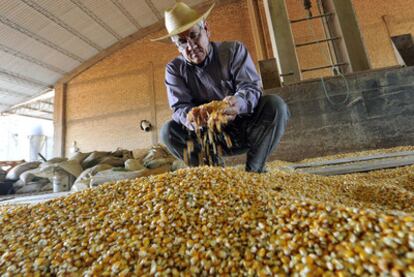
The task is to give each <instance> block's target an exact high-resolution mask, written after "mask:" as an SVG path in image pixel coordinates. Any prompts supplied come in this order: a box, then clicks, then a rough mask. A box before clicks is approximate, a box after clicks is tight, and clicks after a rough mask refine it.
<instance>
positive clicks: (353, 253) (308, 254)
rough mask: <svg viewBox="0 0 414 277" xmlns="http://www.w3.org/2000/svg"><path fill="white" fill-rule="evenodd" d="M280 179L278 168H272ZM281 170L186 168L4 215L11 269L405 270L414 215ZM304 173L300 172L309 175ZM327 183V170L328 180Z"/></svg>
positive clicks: (114, 272) (410, 268) (411, 258)
mask: <svg viewBox="0 0 414 277" xmlns="http://www.w3.org/2000/svg"><path fill="white" fill-rule="evenodd" d="M274 174H275V176H276V175H277V174H279V173H276V172H275V173H274ZM288 176H289V175H288V174H286V173H280V178H279V179H277V180H278V181H277V182H276V183H275V180H276V179H275V178H273V177H271V176H270V175H268V174H254V173H247V172H244V171H239V170H237V169H234V168H212V167H199V168H191V169H184V170H178V171H176V172H172V173H167V174H163V175H158V176H150V177H145V178H140V179H136V180H132V181H131V180H130V181H120V182H118V183H116V184H105V185H102V186H101V187H99V188H96V189H88V190H86V191H83V192H80V193H75V194H73V195H71V196H69V197H66V198H62V199H57V200H52V201H50V202H47V203H44V204H37V205H34V206H29V207H15V208H4V209H3V210H1V212H0V272H2V273H5V275H4V276H19V274H20V275H24V276H27V275H35V276H36V274H38V275H70V276H71V275H84V276H145V275H158V276H164V275H165V276H207V275H234V276H272V275H281V276H288V275H298V276H299V275H309V276H334V275H335V276H336V275H337V276H354V275H367V276H368V275H369V276H373V275H380V274H384V275H392V276H403V275H408V273H409V272H414V216H413V215H412V214H409V213H404V212H398V213H388V212H387V213H386V212H381V211H374V210H367V209H362V208H354V207H346V206H341V205H338V204H324V203H322V202H317V201H313V200H310V199H308V198H301V197H293V196H290V195H289V194H285V193H284V190H285V188H287V187H289V183H288V181H283V180H286V178H287V177H288ZM297 176H298V177H296V178H297V179H298V182H301V183H302V186H303V187H304V188H303V190H306V186H307V181H306V180H308V175H306V174H297ZM300 176H302V177H300ZM322 180H328V179H327V178H325V177H321V179H319V180H318V182H322Z"/></svg>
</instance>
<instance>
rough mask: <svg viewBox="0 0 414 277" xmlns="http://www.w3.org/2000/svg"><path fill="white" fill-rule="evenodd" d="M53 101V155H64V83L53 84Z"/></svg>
mask: <svg viewBox="0 0 414 277" xmlns="http://www.w3.org/2000/svg"><path fill="white" fill-rule="evenodd" d="M53 103H54V104H53V105H54V111H53V125H54V136H53V154H54V156H55V157H64V156H65V147H66V145H65V137H66V83H57V84H56V85H55V98H54V102H53Z"/></svg>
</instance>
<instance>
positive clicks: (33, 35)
mask: <svg viewBox="0 0 414 277" xmlns="http://www.w3.org/2000/svg"><path fill="white" fill-rule="evenodd" d="M0 22H1V23H3V24H4V25H7V26H9V27H10V28H12V29H14V30H15V31H18V32H20V33H22V34H24V35H26V36H28V37H30V38H32V39H34V40H36V41H37V42H39V43H41V44H43V45H45V46H47V47H49V48H52V49H54V50H56V51H58V52H60V53H61V54H63V55H65V56H67V57H69V58H71V59H73V60H75V61H78V62H80V63H82V62H84V59H82V58H81V57H79V56H78V55H76V54H74V53H71V52H70V51H68V50H66V49H63V48H62V47H60V46H59V45H56V44H54V43H53V42H51V41H49V40H47V39H45V38H43V37H41V36H39V35H38V34H36V33H33V32H32V31H29V30H28V29H26V28H23V27H22V26H20V25H18V24H17V23H15V22H13V21H11V20H9V19H8V18H6V17H4V16H3V15H0Z"/></svg>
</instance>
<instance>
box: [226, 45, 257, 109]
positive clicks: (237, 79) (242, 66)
mask: <svg viewBox="0 0 414 277" xmlns="http://www.w3.org/2000/svg"><path fill="white" fill-rule="evenodd" d="M230 72H231V74H232V76H233V81H234V84H235V89H236V92H235V94H234V95H235V96H238V98H239V104H240V106H241V108H240V114H247V113H253V111H254V109H255V108H256V106H257V103H258V102H259V99H260V97H261V95H262V89H261V81H260V77H259V75H258V74H257V71H256V67H255V65H254V63H253V60H252V58H251V57H250V54H249V52H248V51H247V49H246V47H245V46H244V45H243V44H242V43H240V42H236V43H235V49H234V54H233V60H232V61H231V64H230Z"/></svg>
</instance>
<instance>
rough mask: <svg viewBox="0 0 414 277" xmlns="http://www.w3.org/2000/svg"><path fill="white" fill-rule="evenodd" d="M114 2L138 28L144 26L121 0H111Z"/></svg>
mask: <svg viewBox="0 0 414 277" xmlns="http://www.w3.org/2000/svg"><path fill="white" fill-rule="evenodd" d="M111 1H112V3H113V4H114V5H115V6H116V7H117V8H118V10H119V11H120V12H121V13H122V14H123V15H124V16H125V17H126V18H127V19H128V20H129V22H131V23H132V24H133V25H134V26H135V27H136V28H137V30H139V29H141V28H142V26H141V25H140V24H139V23H138V21H137V20H136V19H135V18H134V17H133V16H132V15H131V14H130V13H129V12H128V10H127V9H126V8H125V7H124V6H123V5H122V3H120V2H119V0H111Z"/></svg>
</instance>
